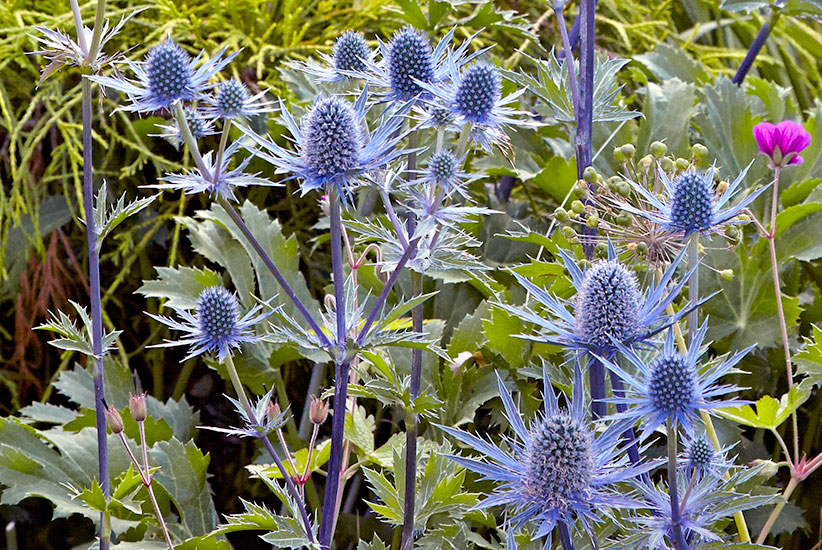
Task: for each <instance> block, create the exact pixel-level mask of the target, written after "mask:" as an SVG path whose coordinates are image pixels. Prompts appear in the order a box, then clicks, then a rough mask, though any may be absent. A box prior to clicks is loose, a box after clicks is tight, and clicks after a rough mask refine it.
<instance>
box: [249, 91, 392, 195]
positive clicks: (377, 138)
mask: <svg viewBox="0 0 822 550" xmlns="http://www.w3.org/2000/svg"><path fill="white" fill-rule="evenodd" d="M368 97H369V96H368V86H365V87H364V88H363V90H362V92H361V93H360V95H359V97H358V98H357V100H356V101H355V102H354V103H351V102H349V101H347V100H345V99H343V98H342V97H338V96H330V97H321V98H319V99H317V100H316V101H315V102H314V104H313V105H312V106H311V107H310V108H309V111H308V113H307V114H306V116H304V117H303V119H302V122H301V124H300V125H298V124H297V123H296V121H295V120H294V118H293V117H292V116H291V113H289V112H288V110H287V109H286V108H285V107H284V106H283V105H281V108H280V112H281V113H282V115H283V123H284V124H285V126H286V128H288V130H289V131H290V132H291V135H292V136H293V141H294V142H295V143H296V146H297V151H295V152H292V151H289V150H287V149H285V148H283V147H281V146H280V145H278V144H276V143H274V142H273V141H271V140H269V139H267V138H265V137H263V136H260V135H258V134H256V133H254V132H253V131H252V130H250V129H248V128H245V127H240V130H241V131H242V132H243V133H244V134H245V135H246V136H248V137H249V138H251V140H250V141H251V142H252V143H253V145H251V146H249V145H246V147H249V148H250V149H249V150H250V151H251V152H252V154H254V155H256V156H258V157H260V158H262V159H263V160H266V161H268V162H270V163H271V164H273V165H274V166H275V168H276V172H277V173H278V174H290V176H289V179H291V178H296V179H300V180H302V182H301V186H300V187H301V190H302V194H306V193H308V192H309V191H311V190H314V189H325V190H326V192H329V191H330V190H331V189H332V188H335V189H336V191H337V192H338V194H339V196H340V197H341V198H342V199H343V200H344V201H349V200H350V199H351V191H352V190H353V189H354V188H355V187H356V186H357V185H359V184H360V183H361V182H362V181H364V180H365V179H366V177H367V176H368V174H369V173H371V172H373V171H374V170H377V169H379V168H381V167H383V166H386V165H388V164H390V163H392V162H393V161H394V160H395V159H397V158H398V157H400V156H402V155H404V154H405V153H406V151H405V150H404V149H402V148H400V147H399V144H400V142H401V141H402V140H403V139H404V138H405V136H406V135H407V134H408V132H407V131H402V130H401V129H400V128H401V126H402V123H403V120H404V119H403V117H402V116H400V115H399V114H397V113H396V112H393V111H388V112H385V113H383V114H382V115H381V119H380V122H379V124H377V125H376V129H375V130H374V131H372V132H370V133H369V132H367V131H366V130H365V128H366V126H365V115H366V113H367V111H368Z"/></svg>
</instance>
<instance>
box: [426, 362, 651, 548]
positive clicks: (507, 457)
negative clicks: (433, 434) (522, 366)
mask: <svg viewBox="0 0 822 550" xmlns="http://www.w3.org/2000/svg"><path fill="white" fill-rule="evenodd" d="M543 379H544V384H545V393H544V402H545V410H544V412H543V414H542V415H540V416H539V417H538V418H537V419H535V420H534V421H533V422H532V423H531V426H530V428H528V427H526V425H525V422H524V421H523V419H522V416H521V415H520V413H519V411H518V410H517V408H516V405H514V400H513V398H512V396H511V394H510V393H508V390H507V389H506V388H505V385H504V384H503V382H502V379H501V378H499V376H498V377H497V383H498V386H499V392H500V397H501V398H502V403H503V406H504V408H505V418H506V419H507V420H508V422H509V423H510V425H511V428H512V429H513V431H514V435H515V437H514V438H512V439H507V438H506V442H507V443H508V449H507V450H503V449H501V448H498V447H496V446H495V445H493V444H491V443H489V442H487V441H485V440H483V439H481V438H479V437H476V436H474V435H471V434H469V433H467V432H464V431H462V430H459V429H456V428H452V427H449V426H439V428H440V429H442V430H443V431H445V432H446V433H448V434H449V435H451V436H452V437H454V438H456V439H457V440H459V441H460V442H462V443H464V444H465V445H467V446H468V447H469V448H471V449H473V450H475V451H477V452H479V453H480V454H481V455H483V456H481V457H479V458H473V457H467V456H449V458H451V460H454V461H455V462H457V463H458V464H459V465H461V466H463V467H465V468H467V469H469V470H471V471H473V472H476V473H479V474H481V475H482V477H483V479H488V480H491V481H494V482H496V483H497V484H498V485H497V487H496V489H495V490H494V492H493V493H492V494H491V495H489V496H488V497H487V498H486V499H485V500H484V501H483V502H482V503H480V504H479V505H478V508H487V507H491V506H497V505H503V506H506V507H508V508H509V509H510V511H511V513H510V514H509V515H508V517H509V519H508V522H507V523H508V525H507V526H508V527H509V528H511V529H512V530H516V529H519V528H520V527H522V526H523V525H524V524H526V523H528V522H531V521H534V522H536V526H537V528H536V531H535V532H534V535H535V537H543V536H545V535H549V534H550V533H551V531H553V529H554V527H556V525H557V524H558V523H563V524H565V525H567V526H568V527H569V529H571V530H572V531H576V530H577V525H578V524H579V525H581V526H582V529H583V530H585V531H587V532H589V533H590V532H591V531H592V529H593V524H594V523H596V522H598V521H599V520H600V518H602V517H611V514H612V510H613V509H615V508H621V507H632V506H635V505H636V503H635V502H634V501H633V500H632V499H631V498H629V497H627V496H625V495H622V494H620V493H619V492H618V490H617V488H616V486H615V484H618V483H621V482H624V481H628V480H632V479H634V478H635V477H636V476H638V475H641V474H643V473H645V472H647V471H649V470H650V469H652V468H654V467H655V464H654V463H647V464H631V463H630V460H629V458H628V457H627V454H626V453H625V452H624V449H622V448H621V445H620V436H621V434H622V432H623V431H624V429H625V426H624V424H623V425H620V424H619V423H612V424H610V425H609V426H608V427H607V428H606V429H605V430H604V431H597V430H595V429H594V426H593V424H592V423H591V422H590V421H589V420H588V416H587V409H586V407H585V404H584V396H583V387H584V383H583V381H582V372H581V370H580V367H579V363H578V362H575V365H574V382H573V385H572V388H573V395H572V398H571V399H569V400H568V406H567V408H563V407H560V406H559V402H558V399H557V396H556V395H555V394H554V392H553V390H552V388H551V381H550V380H549V379H548V375H547V371H546V370H545V368H543ZM549 540H550V539H549Z"/></svg>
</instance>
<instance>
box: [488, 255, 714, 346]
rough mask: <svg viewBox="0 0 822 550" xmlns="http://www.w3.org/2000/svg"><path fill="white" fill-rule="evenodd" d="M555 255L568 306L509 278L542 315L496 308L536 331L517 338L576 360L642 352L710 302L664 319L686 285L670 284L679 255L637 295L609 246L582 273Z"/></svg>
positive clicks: (571, 262)
mask: <svg viewBox="0 0 822 550" xmlns="http://www.w3.org/2000/svg"><path fill="white" fill-rule="evenodd" d="M559 255H560V256H561V257H562V259H563V262H564V263H565V268H566V270H567V271H568V273H569V274H570V276H571V282H572V283H573V285H574V288H576V290H577V295H576V297H575V299H574V300H572V301H567V300H562V299H560V298H557V297H555V296H553V295H551V294H550V293H548V292H546V291H545V290H544V289H542V288H541V287H538V286H537V285H535V284H534V283H532V282H531V281H530V280H528V279H527V278H525V277H524V276H522V275H520V274H518V273H516V272H514V273H513V275H514V277H515V278H516V279H517V281H518V282H519V283H520V284H521V285H522V286H523V287H525V289H526V290H527V291H528V293H529V294H530V295H531V296H532V297H533V298H534V299H535V300H536V302H537V304H539V306H540V308H541V309H542V310H544V311H535V310H534V309H532V308H531V307H529V306H512V305H508V304H503V303H498V304H496V305H497V306H498V307H500V308H502V309H504V310H506V311H508V312H510V313H513V314H514V315H516V316H518V317H519V318H521V319H522V320H524V321H526V322H529V323H532V324H534V325H535V326H536V327H537V328H538V330H539V332H538V333H536V334H518V335H517V336H518V337H520V338H526V339H529V340H534V341H537V342H545V343H549V344H553V345H556V346H562V347H564V348H566V349H569V350H571V351H574V352H576V353H577V354H585V353H593V354H596V355H601V356H603V357H612V356H613V355H614V354H615V353H616V352H617V349H618V347H617V344H621V345H622V346H625V347H631V348H632V347H638V346H642V345H643V344H645V343H647V342H650V341H651V340H652V339H653V337H654V336H655V335H656V334H658V333H659V332H660V331H662V330H664V329H665V328H667V327H669V326H671V325H672V324H673V323H675V322H677V321H679V320H680V319H682V318H683V317H684V316H685V315H687V314H688V312H690V311H691V310H693V309H694V308H697V307H699V306H700V305H701V304H703V303H705V301H707V300H709V299H710V298H711V297H712V296H713V295H711V296H707V297H705V298H702V299H701V300H699V301H698V302H696V303H691V304H688V305H687V306H685V307H682V308H680V309H679V311H677V312H675V313H674V314H673V315H668V314H667V313H666V308H667V307H668V306H669V305H670V304H671V303H673V301H674V300H675V299H676V298H677V296H678V295H679V293H680V292H681V291H682V288H683V286H684V285H685V283H686V282H687V280H688V274H686V275H685V276H684V277H683V278H682V279H681V280H680V281H679V282H678V283H675V284H671V281H672V279H673V275H674V273H675V272H676V270H677V268H678V267H679V265H680V263H681V262H682V258H683V257H684V255H685V250H682V251H681V252H680V253H679V255H677V257H676V258H674V260H673V261H672V262H671V264H670V265H669V266H668V268H667V269H666V270H665V272H664V273H663V275H662V277H661V278H660V279H659V280H658V281H656V282H655V283H654V284H653V285H652V286H651V287H650V288H646V289H640V287H639V284H638V282H637V280H636V277H635V276H634V275H633V273H632V272H631V271H630V270H629V269H628V268H627V267H625V266H624V265H623V264H621V263H620V262H619V261H618V259H617V255H616V251H615V250H614V247H613V246H612V245H611V244H610V243H609V245H608V258H607V260H606V259H603V260H599V261H597V262H594V264H593V265H591V266H590V267H589V268H588V269H586V270H585V271H582V270H581V269H580V268H579V266H577V264H576V259H575V258H573V257H572V256H571V255H569V254H568V253H567V252H565V251H563V250H560V251H559ZM695 268H696V266H694V267H692V268H690V269H691V271H692V270H693V269H695ZM689 273H690V271H689ZM569 306H571V309H570V311H569ZM545 312H547V313H548V314H550V316H551V317H553V319H552V318H551V317H548V316H546V315H545Z"/></svg>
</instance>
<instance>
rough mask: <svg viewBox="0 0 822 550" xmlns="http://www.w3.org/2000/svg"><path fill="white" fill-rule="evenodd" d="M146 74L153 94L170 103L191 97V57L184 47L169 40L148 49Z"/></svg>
mask: <svg viewBox="0 0 822 550" xmlns="http://www.w3.org/2000/svg"><path fill="white" fill-rule="evenodd" d="M145 68H146V75H147V76H148V85H149V90H150V91H151V94H152V95H153V96H154V97H156V98H157V99H158V100H160V101H162V102H164V103H165V104H166V105H170V104H171V103H173V102H174V101H176V100H178V99H191V97H192V95H193V93H192V77H193V74H192V70H191V58H190V57H189V55H188V54H187V53H186V52H185V51H183V49H182V48H181V47H180V46H178V45H177V44H175V43H174V42H172V41H171V40H168V41H166V42H161V43H160V44H158V45H157V46H154V47H153V48H151V49H150V50H149V51H148V54H146V59H145Z"/></svg>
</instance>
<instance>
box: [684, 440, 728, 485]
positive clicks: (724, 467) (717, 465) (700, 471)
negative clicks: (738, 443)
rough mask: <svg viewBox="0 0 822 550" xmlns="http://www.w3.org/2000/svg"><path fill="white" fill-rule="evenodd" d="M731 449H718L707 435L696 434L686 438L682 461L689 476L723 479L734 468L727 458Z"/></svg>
mask: <svg viewBox="0 0 822 550" xmlns="http://www.w3.org/2000/svg"><path fill="white" fill-rule="evenodd" d="M730 448H731V447H722V448H720V449H717V448H715V447H714V444H713V442H712V441H711V440H710V439H708V436H707V435H705V434H704V433H701V434H695V435H693V436H690V437H686V438H685V441H684V451H683V453H682V456H681V457H680V459H681V460H682V464H683V465H684V466H685V471H686V473H687V474H688V475H691V476H697V477H702V476H705V475H711V476H716V477H720V478H721V477H722V476H723V475H725V473H726V472H727V471H728V470H729V469H731V468H732V467H733V462H732V461H731V460H729V459H728V458H727V455H728V451H729V450H730Z"/></svg>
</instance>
